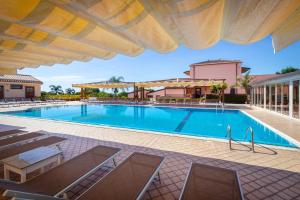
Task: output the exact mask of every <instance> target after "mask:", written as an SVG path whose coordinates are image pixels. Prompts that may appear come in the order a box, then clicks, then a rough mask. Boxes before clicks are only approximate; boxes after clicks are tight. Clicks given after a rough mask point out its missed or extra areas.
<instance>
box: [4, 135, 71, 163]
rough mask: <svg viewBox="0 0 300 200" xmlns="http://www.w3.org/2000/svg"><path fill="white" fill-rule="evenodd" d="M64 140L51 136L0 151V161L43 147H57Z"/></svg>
mask: <svg viewBox="0 0 300 200" xmlns="http://www.w3.org/2000/svg"><path fill="white" fill-rule="evenodd" d="M65 140H66V139H65V138H62V137H56V136H51V137H47V138H43V139H40V140H36V141H33V142H30V143H26V144H22V145H19V146H13V147H9V148H6V149H4V150H0V160H3V159H5V158H8V157H11V156H14V155H17V154H20V153H24V152H26V151H30V150H32V149H35V148H39V147H43V146H58V145H59V144H60V143H61V142H63V141H65Z"/></svg>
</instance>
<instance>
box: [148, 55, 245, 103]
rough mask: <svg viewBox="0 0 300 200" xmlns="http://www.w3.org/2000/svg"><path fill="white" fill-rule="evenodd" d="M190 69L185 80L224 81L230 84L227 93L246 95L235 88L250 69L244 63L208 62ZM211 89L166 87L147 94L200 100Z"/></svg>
mask: <svg viewBox="0 0 300 200" xmlns="http://www.w3.org/2000/svg"><path fill="white" fill-rule="evenodd" d="M189 67H190V69H189V70H188V71H185V72H184V74H186V75H187V76H189V77H188V78H185V79H192V80H197V79H205V80H211V79H224V80H225V82H226V83H227V84H228V88H227V89H226V90H225V93H231V94H245V91H244V90H243V89H241V88H237V87H234V86H236V84H237V81H238V79H239V78H240V77H242V74H243V73H245V72H247V71H248V70H249V69H250V68H247V67H243V66H242V62H241V61H239V60H208V61H204V62H198V63H194V64H191V65H190V66H189ZM210 93H211V91H210V87H209V86H203V87H180V88H178V87H176V88H174V87H166V88H164V89H161V90H157V91H153V92H149V93H147V97H150V98H152V97H153V98H157V97H165V96H166V97H178V98H183V97H189V98H199V97H201V96H203V95H205V94H210Z"/></svg>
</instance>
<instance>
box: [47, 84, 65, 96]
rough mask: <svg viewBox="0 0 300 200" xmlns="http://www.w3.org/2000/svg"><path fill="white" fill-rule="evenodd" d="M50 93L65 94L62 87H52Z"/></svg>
mask: <svg viewBox="0 0 300 200" xmlns="http://www.w3.org/2000/svg"><path fill="white" fill-rule="evenodd" d="M49 87H50V90H51V91H50V92H51V93H52V94H63V93H64V91H63V90H62V87H61V86H60V85H50V86H49Z"/></svg>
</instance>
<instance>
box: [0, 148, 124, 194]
mask: <svg viewBox="0 0 300 200" xmlns="http://www.w3.org/2000/svg"><path fill="white" fill-rule="evenodd" d="M119 151H120V149H118V148H112V147H105V146H96V147H94V148H92V149H90V150H88V151H86V152H85V153H83V154H81V155H79V156H76V157H74V158H72V159H70V160H68V161H66V162H65V163H63V164H61V165H59V166H57V167H55V168H52V169H51V170H49V171H47V172H45V173H43V174H41V175H39V176H36V177H35V178H33V179H31V180H28V181H26V182H24V183H21V184H17V183H14V182H8V181H0V190H1V188H2V190H3V189H5V190H6V191H5V193H4V195H5V196H15V197H18V198H22V193H23V192H25V193H27V195H28V193H34V194H32V195H33V196H34V195H36V194H41V195H48V196H59V195H60V194H64V193H65V191H67V190H68V189H70V188H71V187H73V186H74V185H75V184H77V183H78V182H79V181H81V180H83V179H84V178H85V177H87V176H89V175H90V174H91V173H93V172H94V171H96V170H97V169H99V168H100V167H101V166H102V165H103V164H104V163H105V162H106V161H108V160H110V159H114V156H115V155H116V154H117V153H118V152H119ZM29 195H30V194H29ZM27 197H28V196H27ZM28 199H32V198H28Z"/></svg>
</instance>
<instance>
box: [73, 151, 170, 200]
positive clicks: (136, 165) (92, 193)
mask: <svg viewBox="0 0 300 200" xmlns="http://www.w3.org/2000/svg"><path fill="white" fill-rule="evenodd" d="M163 159H164V158H163V157H160V156H154V155H148V154H142V153H133V154H132V155H131V156H129V157H128V158H127V159H126V160H125V161H124V162H122V163H121V164H120V165H118V166H117V167H116V168H115V169H114V170H113V171H111V172H110V173H108V174H107V175H106V176H105V177H103V178H102V179H101V180H99V181H98V182H96V183H95V184H94V185H93V186H92V187H91V188H90V189H88V190H87V191H86V192H85V193H83V194H82V195H81V196H80V197H79V198H78V199H80V200H83V199H84V200H89V199H103V200H104V199H105V200H106V199H114V200H122V199H141V198H142V197H143V195H144V193H145V192H146V190H147V188H148V186H149V185H150V184H151V183H152V181H153V179H154V178H155V176H156V175H157V174H158V170H159V168H160V166H161V164H162V161H163Z"/></svg>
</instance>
